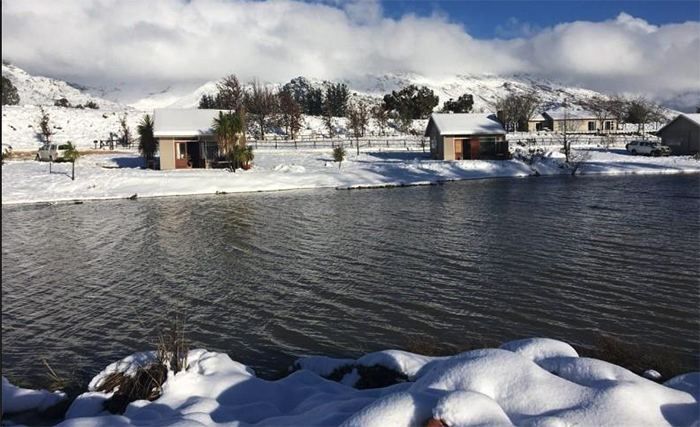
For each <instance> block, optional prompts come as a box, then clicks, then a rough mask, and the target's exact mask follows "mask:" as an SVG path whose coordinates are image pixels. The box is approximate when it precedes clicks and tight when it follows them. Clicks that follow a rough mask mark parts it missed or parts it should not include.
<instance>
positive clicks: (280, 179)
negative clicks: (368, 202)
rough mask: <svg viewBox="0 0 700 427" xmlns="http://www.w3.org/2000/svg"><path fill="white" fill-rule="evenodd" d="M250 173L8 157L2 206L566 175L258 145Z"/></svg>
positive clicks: (126, 159)
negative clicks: (334, 156) (342, 157)
mask: <svg viewBox="0 0 700 427" xmlns="http://www.w3.org/2000/svg"><path fill="white" fill-rule="evenodd" d="M254 163H255V166H254V167H253V168H252V169H251V170H249V171H238V172H236V173H231V172H229V171H226V170H177V171H155V170H145V169H141V168H140V166H141V160H140V159H139V158H138V157H137V156H136V155H135V154H129V153H119V154H116V153H111V154H105V155H87V156H85V157H83V158H81V159H80V160H79V161H78V163H77V164H76V180H75V181H71V180H70V176H69V175H70V164H54V165H53V173H52V174H49V164H48V163H39V162H35V161H8V162H6V163H5V165H4V166H3V167H2V204H18V203H39V202H60V201H65V202H67V201H76V200H99V199H118V198H126V197H130V196H132V195H134V194H137V195H138V197H159V196H177V195H194V194H214V193H217V192H225V193H238V192H256V191H279V190H291V189H310V188H359V187H379V186H394V185H420V184H435V183H440V182H445V181H454V180H464V179H483V178H503V177H524V176H530V175H533V174H534V173H535V171H537V172H538V173H539V174H540V175H557V174H566V173H568V172H567V170H566V169H562V168H561V165H562V159H561V155H560V154H559V153H556V152H550V153H548V155H547V156H546V157H545V158H544V159H543V160H542V161H540V162H538V163H536V164H534V165H532V166H530V165H528V164H526V163H524V162H521V161H517V160H510V161H469V160H467V161H452V162H443V161H433V160H429V159H428V157H427V155H426V154H423V153H422V152H420V151H418V152H409V151H402V152H397V151H386V152H372V153H360V155H359V156H356V155H355V153H354V152H348V160H347V161H345V162H343V164H342V167H341V168H340V169H339V168H338V165H337V163H334V162H333V161H332V160H331V153H330V151H329V150H327V149H326V150H316V151H314V150H303V151H302V150H298V151H297V150H270V151H263V150H260V151H258V152H256V157H255V162H254ZM579 173H580V174H582V175H589V174H668V173H700V162H699V161H696V160H694V159H692V158H690V157H667V158H650V157H641V156H630V155H626V154H624V153H622V152H620V151H617V152H604V151H595V150H592V151H591V152H590V158H589V159H588V160H587V162H586V164H584V165H583V166H582V167H581V169H580V172H579Z"/></svg>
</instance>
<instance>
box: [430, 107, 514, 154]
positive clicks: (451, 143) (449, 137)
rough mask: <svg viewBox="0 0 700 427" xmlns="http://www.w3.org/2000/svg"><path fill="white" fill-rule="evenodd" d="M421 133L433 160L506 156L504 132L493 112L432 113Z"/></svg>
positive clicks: (506, 147)
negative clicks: (427, 141)
mask: <svg viewBox="0 0 700 427" xmlns="http://www.w3.org/2000/svg"><path fill="white" fill-rule="evenodd" d="M425 136H426V137H430V154H431V156H432V158H433V159H436V160H476V159H507V158H508V157H509V153H508V141H506V131H505V129H504V128H503V125H502V124H501V122H499V121H498V119H497V118H496V116H494V115H493V114H470V113H454V114H453V113H433V114H432V115H431V116H430V120H428V126H427V128H426V129H425Z"/></svg>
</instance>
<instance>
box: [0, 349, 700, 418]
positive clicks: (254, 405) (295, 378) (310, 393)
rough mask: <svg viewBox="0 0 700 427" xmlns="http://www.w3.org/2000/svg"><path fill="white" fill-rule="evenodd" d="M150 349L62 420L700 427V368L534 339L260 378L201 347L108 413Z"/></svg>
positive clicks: (335, 363)
mask: <svg viewBox="0 0 700 427" xmlns="http://www.w3.org/2000/svg"><path fill="white" fill-rule="evenodd" d="M149 357H152V354H151V355H149V353H139V354H136V355H133V356H129V357H128V358H125V359H123V360H122V361H119V362H117V363H114V364H112V365H110V366H109V367H107V368H106V369H105V370H104V371H102V372H101V373H100V374H98V375H97V376H96V377H95V378H94V379H93V381H92V382H91V383H90V391H89V392H87V393H84V394H83V395H81V396H79V397H78V398H77V399H76V400H75V401H74V402H73V404H72V405H71V407H70V408H69V410H68V413H67V416H66V420H65V421H64V422H63V423H62V424H61V425H63V426H98V425H99V426H105V425H114V426H121V425H133V424H138V425H144V426H146V425H174V424H177V425H188V426H189V425H213V424H224V423H226V424H227V425H228V424H233V425H252V424H254V425H258V426H262V425H294V426H297V425H304V426H311V425H320V426H334V425H343V426H375V425H376V426H386V425H391V426H424V425H426V424H427V423H428V421H430V420H433V421H432V422H433V424H431V425H442V426H449V427H457V426H476V425H529V426H544V425H547V426H564V425H629V426H632V425H634V426H643V425H657V426H661V425H676V426H683V425H697V422H698V417H699V413H698V409H699V408H700V406H698V405H699V402H698V399H699V398H700V372H696V373H689V374H684V375H681V376H679V377H676V378H673V379H671V380H669V381H667V382H665V383H664V384H658V383H655V382H653V381H651V380H648V379H645V378H643V377H640V376H638V375H636V374H634V373H632V372H630V371H628V370H626V369H624V368H621V367H619V366H616V365H613V364H610V363H607V362H604V361H601V360H597V359H590V358H583V357H579V356H578V354H577V353H576V351H575V350H574V349H573V348H572V347H571V346H569V345H568V344H566V343H564V342H561V341H556V340H551V339H544V338H534V339H525V340H518V341H512V342H509V343H506V344H504V345H502V346H501V347H500V348H497V349H496V348H492V349H482V350H474V351H469V352H465V353H461V354H458V355H455V356H450V357H439V358H437V357H427V356H421V355H417V354H412V353H408V352H405V351H399V350H387V351H382V352H377V353H371V354H368V355H365V356H363V357H361V358H360V359H358V360H351V359H337V360H336V359H331V358H326V357H307V358H302V359H300V360H299V361H298V362H297V365H298V367H301V369H299V370H297V371H295V372H293V373H291V374H290V375H288V376H286V377H285V378H282V379H280V380H277V381H267V380H263V379H260V378H258V377H256V375H255V373H254V371H253V370H251V369H250V368H248V367H247V366H245V365H243V364H241V363H238V362H236V361H233V360H231V359H230V358H229V357H228V356H227V355H226V354H221V353H214V352H208V351H206V350H192V351H190V353H189V357H188V367H187V369H186V370H185V371H182V372H179V373H173V372H169V373H168V378H167V380H166V382H165V383H164V384H163V386H162V394H161V396H160V397H159V398H157V399H156V400H154V401H152V402H149V401H145V400H140V401H135V402H132V403H131V404H129V405H128V406H127V408H126V411H125V412H124V414H123V415H113V414H110V413H108V412H106V411H105V410H104V408H103V403H104V402H105V401H106V400H107V399H109V398H110V396H111V393H103V392H98V391H95V390H96V388H97V387H98V386H99V385H100V384H101V383H102V381H103V380H104V379H105V378H107V376H108V375H109V374H110V373H113V372H117V371H118V372H125V373H127V375H128V372H131V373H132V374H133V372H135V369H134V368H135V367H137V365H138V366H142V365H143V363H147V360H146V359H148V358H149ZM341 366H349V367H350V369H349V370H348V372H349V373H348V374H346V376H345V378H343V379H342V380H341V381H340V382H335V381H331V380H328V379H326V378H324V377H323V376H322V375H328V374H329V373H330V372H331V371H332V370H333V369H335V368H337V367H341ZM359 366H368V367H377V366H383V367H385V368H388V369H391V370H392V371H395V372H396V373H397V374H400V375H401V376H403V377H404V378H405V381H403V382H398V383H396V384H393V385H390V386H386V387H383V388H373V389H358V388H355V387H353V384H354V383H355V378H357V376H358V375H357V373H356V372H357V368H358V367H359ZM3 399H5V397H4V396H3ZM10 399H11V397H10ZM12 403H13V402H12V401H9V402H8V405H11V404H12ZM3 405H4V403H3Z"/></svg>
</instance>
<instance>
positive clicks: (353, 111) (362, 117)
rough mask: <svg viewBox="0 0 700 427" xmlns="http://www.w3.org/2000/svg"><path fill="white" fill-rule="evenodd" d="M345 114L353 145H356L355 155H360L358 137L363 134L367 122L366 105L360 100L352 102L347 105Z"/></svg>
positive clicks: (367, 111) (367, 110) (367, 112)
mask: <svg viewBox="0 0 700 427" xmlns="http://www.w3.org/2000/svg"><path fill="white" fill-rule="evenodd" d="M346 116H347V118H348V122H349V125H350V129H352V133H353V136H354V137H355V145H356V147H357V155H358V156H359V155H360V137H363V136H364V135H365V129H367V124H368V122H369V109H368V108H367V105H366V104H365V103H364V102H362V101H358V102H354V103H351V104H350V105H348V107H347V111H346Z"/></svg>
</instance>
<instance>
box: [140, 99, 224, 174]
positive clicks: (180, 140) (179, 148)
mask: <svg viewBox="0 0 700 427" xmlns="http://www.w3.org/2000/svg"><path fill="white" fill-rule="evenodd" d="M220 112H224V113H226V112H228V111H223V110H204V109H168V108H166V109H156V110H155V111H154V112H153V136H154V137H155V138H156V140H157V141H158V151H159V152H160V169H161V170H170V169H193V168H209V167H211V165H212V164H213V162H215V161H216V159H217V157H218V154H219V146H218V144H217V143H216V136H215V135H214V131H213V129H212V126H213V123H214V119H215V118H217V117H218V116H219V113H220Z"/></svg>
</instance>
